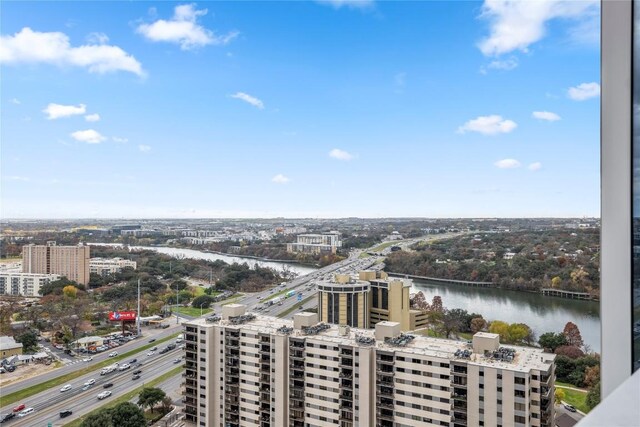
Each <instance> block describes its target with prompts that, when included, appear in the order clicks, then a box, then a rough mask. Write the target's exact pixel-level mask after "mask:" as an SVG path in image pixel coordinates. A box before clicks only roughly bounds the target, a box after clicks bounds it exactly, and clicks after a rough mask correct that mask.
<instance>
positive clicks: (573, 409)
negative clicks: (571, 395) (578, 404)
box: [563, 403, 576, 412]
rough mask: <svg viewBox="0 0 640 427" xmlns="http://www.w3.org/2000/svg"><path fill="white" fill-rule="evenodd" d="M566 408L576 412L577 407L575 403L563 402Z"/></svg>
mask: <svg viewBox="0 0 640 427" xmlns="http://www.w3.org/2000/svg"><path fill="white" fill-rule="evenodd" d="M563 406H564V409H566V410H567V411H569V412H576V408H575V407H574V406H573V405H569V404H568V403H565V404H563Z"/></svg>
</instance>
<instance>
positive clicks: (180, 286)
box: [169, 279, 189, 291]
mask: <svg viewBox="0 0 640 427" xmlns="http://www.w3.org/2000/svg"><path fill="white" fill-rule="evenodd" d="M188 285H189V284H188V283H187V282H185V281H184V280H182V279H178V280H174V281H173V282H171V285H169V287H170V288H171V289H172V290H176V291H183V290H185V289H187V286H188Z"/></svg>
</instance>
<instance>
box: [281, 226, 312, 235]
mask: <svg viewBox="0 0 640 427" xmlns="http://www.w3.org/2000/svg"><path fill="white" fill-rule="evenodd" d="M306 232H307V229H306V228H305V227H276V234H284V235H285V236H287V235H289V234H302V233H306Z"/></svg>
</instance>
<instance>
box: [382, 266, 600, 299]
mask: <svg viewBox="0 0 640 427" xmlns="http://www.w3.org/2000/svg"><path fill="white" fill-rule="evenodd" d="M388 274H389V276H391V277H399V278H405V279H414V280H424V281H428V282H437V283H443V284H451V285H459V286H468V287H472V288H494V289H502V290H505V291H513V292H526V293H531V294H542V295H544V296H550V297H557V298H564V299H576V300H581V301H595V302H598V301H599V299H598V298H594V297H592V296H591V295H589V294H588V293H587V292H572V291H563V290H559V289H548V288H542V289H539V290H534V289H510V288H503V287H501V286H500V285H498V284H496V283H493V282H473V281H470V280H457V279H441V278H438V277H426V276H416V275H415V274H402V273H393V272H388Z"/></svg>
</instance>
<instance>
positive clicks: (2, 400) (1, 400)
mask: <svg viewBox="0 0 640 427" xmlns="http://www.w3.org/2000/svg"><path fill="white" fill-rule="evenodd" d="M181 333H182V332H178V333H175V334H173V335H169V336H168V337H165V338H161V339H159V340H157V341H155V342H153V343H148V344H145V345H143V346H142V347H139V348H137V349H135V350H130V351H128V352H126V353H123V354H120V355H118V356H116V357H111V358H109V359H107V360H103V361H102V362H99V363H96V364H93V365H91V364H90V365H88V366H87V367H85V368H82V369H78V370H77V371H73V372H69V373H68V374H65V375H61V376H59V377H56V378H52V379H50V380H48V381H45V382H42V383H39V384H35V385H32V386H31V387H27V388H24V389H22V390H18V391H16V392H13V393H11V394H7V395H2V396H0V407H3V406H6V405H10V404H12V403H15V402H18V401H21V400H23V399H26V398H28V397H31V396H33V395H35V394H38V393H40V392H41V391H45V390H47V389H49V388H52V387H56V386H59V385H60V384H66V383H68V382H71V380H74V379H76V378H78V377H80V376H82V375H85V374H89V373H91V372H93V371H95V370H97V369H100V368H104V367H105V366H109V365H112V364H113V363H115V362H118V361H120V360H122V359H126V358H128V357H131V356H133V355H134V354H136V353H138V352H141V351H144V350H146V349H148V348H151V347H154V346H156V345H158V344H161V343H163V342H165V341H169V340H172V339H174V338H176V337H177V336H178V335H180V334H181ZM116 351H117V350H116Z"/></svg>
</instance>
